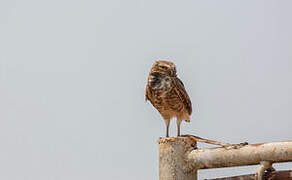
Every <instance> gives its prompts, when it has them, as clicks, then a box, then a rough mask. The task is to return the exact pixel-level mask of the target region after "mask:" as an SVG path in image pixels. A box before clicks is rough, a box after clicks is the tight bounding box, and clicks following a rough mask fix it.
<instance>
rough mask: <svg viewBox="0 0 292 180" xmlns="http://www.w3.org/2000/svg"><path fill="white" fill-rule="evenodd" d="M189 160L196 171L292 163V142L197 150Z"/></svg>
mask: <svg viewBox="0 0 292 180" xmlns="http://www.w3.org/2000/svg"><path fill="white" fill-rule="evenodd" d="M188 159H189V160H190V161H191V162H192V165H193V166H194V167H195V168H196V169H209V168H222V167H232V166H246V165H256V164H260V162H262V161H269V162H271V163H275V162H288V161H292V141H286V142H272V143H263V144H251V145H245V146H243V147H240V148H238V149H236V148H232V146H231V147H230V149H229V148H228V147H227V148H225V147H222V148H212V149H195V150H193V151H191V152H190V153H189V155H188Z"/></svg>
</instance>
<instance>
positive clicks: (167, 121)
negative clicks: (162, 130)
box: [164, 119, 170, 137]
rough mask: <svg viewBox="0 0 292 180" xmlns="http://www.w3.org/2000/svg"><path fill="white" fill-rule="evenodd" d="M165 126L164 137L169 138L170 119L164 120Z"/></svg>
mask: <svg viewBox="0 0 292 180" xmlns="http://www.w3.org/2000/svg"><path fill="white" fill-rule="evenodd" d="M164 121H165V125H166V137H169V123H170V119H165V120H164Z"/></svg>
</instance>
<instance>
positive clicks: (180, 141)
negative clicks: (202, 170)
mask: <svg viewBox="0 0 292 180" xmlns="http://www.w3.org/2000/svg"><path fill="white" fill-rule="evenodd" d="M158 143H159V179H160V180H197V171H196V170H194V169H193V167H191V166H190V163H189V162H188V159H187V154H188V153H189V152H190V151H192V150H193V149H194V148H196V141H193V140H191V139H190V138H183V137H178V138H163V139H159V140H158Z"/></svg>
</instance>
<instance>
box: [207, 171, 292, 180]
mask: <svg viewBox="0 0 292 180" xmlns="http://www.w3.org/2000/svg"><path fill="white" fill-rule="evenodd" d="M265 179H267V180H292V171H291V170H288V171H273V172H271V173H269V174H267V175H266V176H265ZM208 180H255V174H248V175H241V176H232V177H224V178H215V179H208Z"/></svg>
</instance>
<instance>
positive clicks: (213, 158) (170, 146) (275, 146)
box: [158, 136, 292, 180]
mask: <svg viewBox="0 0 292 180" xmlns="http://www.w3.org/2000/svg"><path fill="white" fill-rule="evenodd" d="M194 139H199V141H202V142H211V143H212V144H218V145H224V147H220V148H209V149H197V146H196V142H197V141H196V140H194ZM158 143H159V179H160V180H196V179H197V171H198V170H199V169H209V168H223V167H233V166H247V165H256V164H261V166H260V168H259V169H258V173H257V178H258V179H267V178H268V180H275V179H281V180H285V179H287V180H290V179H291V180H292V178H291V174H292V172H291V171H289V173H288V171H285V172H280V173H275V172H274V171H273V170H274V169H273V168H272V167H271V164H272V163H276V162H288V161H292V141H286V142H273V143H262V144H251V145H246V143H242V144H235V145H229V144H224V143H220V142H216V141H211V140H206V139H203V138H200V137H196V136H192V137H190V136H186V137H172V138H161V139H159V140H158ZM267 170H268V171H269V173H270V174H268V176H267V173H266V171H267ZM231 178H233V179H230V178H229V179H230V180H237V179H238V180H239V179H240V180H249V179H252V180H255V175H246V176H238V177H231ZM221 180H228V179H226V178H225V179H222V178H221Z"/></svg>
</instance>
